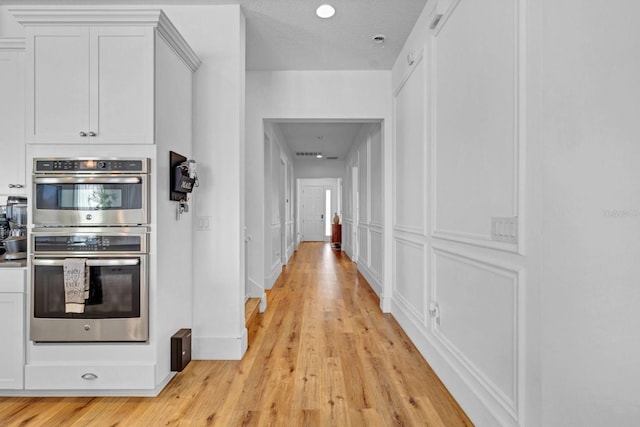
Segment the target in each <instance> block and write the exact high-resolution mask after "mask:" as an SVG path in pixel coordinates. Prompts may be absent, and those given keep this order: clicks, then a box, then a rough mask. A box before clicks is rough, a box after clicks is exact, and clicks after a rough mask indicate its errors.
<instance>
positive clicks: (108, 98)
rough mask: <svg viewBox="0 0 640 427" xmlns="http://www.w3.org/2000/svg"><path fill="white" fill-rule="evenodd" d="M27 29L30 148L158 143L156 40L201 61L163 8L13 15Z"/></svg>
mask: <svg viewBox="0 0 640 427" xmlns="http://www.w3.org/2000/svg"><path fill="white" fill-rule="evenodd" d="M11 12H12V13H13V14H14V16H15V17H16V19H17V20H18V22H20V23H21V24H22V25H24V26H25V29H26V31H25V32H26V76H27V84H26V92H27V95H26V106H27V113H26V141H27V143H36V144H40V143H55V144H69V143H80V144H82V143H95V144H153V143H154V128H155V127H154V119H155V107H156V104H155V103H156V99H155V95H156V90H157V88H156V86H155V67H156V60H155V58H156V57H155V49H156V43H155V38H156V37H157V36H161V37H163V38H164V39H165V40H166V41H167V42H168V43H169V44H170V45H172V47H173V51H174V52H175V53H176V54H177V55H178V56H180V57H181V58H183V60H184V62H185V63H186V64H187V65H188V66H190V67H191V69H192V70H195V69H196V68H197V66H198V65H199V60H198V58H197V57H196V56H195V54H194V53H193V52H192V51H191V49H190V48H189V46H188V45H187V44H186V42H184V40H183V39H182V37H181V36H180V34H179V33H178V32H177V31H176V30H175V28H174V27H173V25H172V24H171V23H170V22H169V21H168V19H167V18H166V17H165V15H164V14H163V13H162V11H160V10H158V9H155V10H154V9H135V10H132V9H117V8H106V9H105V8H99V9H89V8H74V7H66V8H60V7H57V8H48V7H42V6H41V7H36V6H33V7H23V8H16V9H12V10H11Z"/></svg>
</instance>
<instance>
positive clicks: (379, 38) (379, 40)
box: [372, 34, 385, 46]
mask: <svg viewBox="0 0 640 427" xmlns="http://www.w3.org/2000/svg"><path fill="white" fill-rule="evenodd" d="M384 39H385V36H384V34H376V35H375V36H373V37H372V40H373V41H374V43H376V44H381V45H382V46H384Z"/></svg>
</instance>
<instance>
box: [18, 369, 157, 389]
mask: <svg viewBox="0 0 640 427" xmlns="http://www.w3.org/2000/svg"><path fill="white" fill-rule="evenodd" d="M25 388H26V389H27V390H147V389H153V388H155V366H154V365H117V366H115V365H97V364H90V365H89V364H88V365H77V364H76V365H73V366H69V365H54V364H51V365H27V366H26V367H25Z"/></svg>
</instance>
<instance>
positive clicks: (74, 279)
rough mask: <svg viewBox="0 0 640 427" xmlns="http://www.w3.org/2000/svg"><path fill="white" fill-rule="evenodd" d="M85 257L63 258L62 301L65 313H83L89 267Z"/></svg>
mask: <svg viewBox="0 0 640 427" xmlns="http://www.w3.org/2000/svg"><path fill="white" fill-rule="evenodd" d="M86 261H87V260H86V259H85V258H65V260H64V264H63V272H64V302H65V313H84V302H85V300H86V299H87V298H88V297H89V267H88V266H87V262H86Z"/></svg>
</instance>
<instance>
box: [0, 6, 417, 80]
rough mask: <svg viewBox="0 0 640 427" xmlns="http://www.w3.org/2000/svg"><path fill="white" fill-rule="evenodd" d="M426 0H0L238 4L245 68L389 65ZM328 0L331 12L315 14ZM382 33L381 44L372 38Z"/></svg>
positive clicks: (379, 67)
mask: <svg viewBox="0 0 640 427" xmlns="http://www.w3.org/2000/svg"><path fill="white" fill-rule="evenodd" d="M426 1H427V0H0V4H13V5H16V4H19V5H26V4H49V5H57V4H71V5H90V4H127V5H132V4H145V5H163V4H172V5H190V4H192V5H193V4H212V5H216V4H219V5H220V4H239V5H240V6H241V7H242V10H243V11H244V14H245V16H246V23H247V57H246V66H247V69H248V70H390V69H391V67H392V66H393V62H394V61H395V59H396V58H397V56H398V54H399V53H400V49H401V48H402V46H403V44H404V42H405V41H406V39H407V37H408V36H409V32H410V31H411V29H412V28H413V26H414V25H415V23H416V20H417V19H418V15H420V12H421V11H422V9H423V8H424V5H425V3H426ZM323 3H330V4H332V5H333V6H334V7H335V9H336V14H335V16H334V17H333V18H330V19H321V18H318V17H317V16H316V14H315V10H316V8H317V7H318V6H319V5H321V4H323ZM378 34H384V35H385V37H386V38H385V42H384V45H381V44H376V43H374V41H373V40H372V38H373V36H375V35H378Z"/></svg>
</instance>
